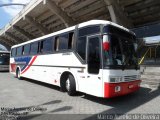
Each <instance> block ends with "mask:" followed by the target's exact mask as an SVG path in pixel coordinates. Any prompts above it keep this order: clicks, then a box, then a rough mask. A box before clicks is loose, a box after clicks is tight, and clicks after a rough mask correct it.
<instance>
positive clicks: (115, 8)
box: [104, 0, 133, 28]
mask: <svg viewBox="0 0 160 120" xmlns="http://www.w3.org/2000/svg"><path fill="white" fill-rule="evenodd" d="M104 2H105V3H106V5H107V8H108V10H109V13H110V16H111V20H112V22H115V23H117V24H120V25H123V26H125V27H128V28H130V27H132V26H133V24H132V22H131V21H130V20H129V18H127V16H126V15H125V13H124V11H123V10H122V8H121V7H120V6H119V4H118V3H117V0H104Z"/></svg>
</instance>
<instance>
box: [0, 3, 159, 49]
mask: <svg viewBox="0 0 160 120" xmlns="http://www.w3.org/2000/svg"><path fill="white" fill-rule="evenodd" d="M159 6H160V1H159V0H31V2H30V3H29V4H27V5H26V6H25V7H24V9H23V10H22V11H21V12H20V13H19V14H17V16H15V17H14V18H13V19H12V20H11V21H10V22H9V23H8V24H7V25H6V26H5V27H4V28H3V29H1V30H0V43H1V44H3V45H5V46H9V47H10V46H12V45H15V44H18V43H21V42H24V41H28V40H31V39H34V38H37V37H40V36H43V35H46V34H49V33H52V32H54V31H58V30H61V29H64V28H66V27H69V26H72V25H75V24H78V23H81V22H84V21H88V20H91V19H101V20H109V21H112V22H115V23H118V24H120V25H123V26H125V27H127V28H134V27H137V26H143V25H145V24H148V23H153V22H158V21H159V20H160V13H159V11H160V7H159Z"/></svg>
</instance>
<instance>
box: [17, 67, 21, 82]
mask: <svg viewBox="0 0 160 120" xmlns="http://www.w3.org/2000/svg"><path fill="white" fill-rule="evenodd" d="M16 78H18V79H19V80H21V75H20V70H19V68H17V70H16Z"/></svg>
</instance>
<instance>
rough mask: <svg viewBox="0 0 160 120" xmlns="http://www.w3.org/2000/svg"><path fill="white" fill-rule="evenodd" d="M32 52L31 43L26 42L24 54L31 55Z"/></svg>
mask: <svg viewBox="0 0 160 120" xmlns="http://www.w3.org/2000/svg"><path fill="white" fill-rule="evenodd" d="M29 52H30V44H26V45H25V46H24V55H29Z"/></svg>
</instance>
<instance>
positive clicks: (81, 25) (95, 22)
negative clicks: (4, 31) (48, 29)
mask: <svg viewBox="0 0 160 120" xmlns="http://www.w3.org/2000/svg"><path fill="white" fill-rule="evenodd" d="M99 24H104V25H112V26H115V27H118V28H120V29H123V30H125V31H127V32H130V33H132V34H134V33H133V32H132V31H130V30H129V29H127V28H125V27H123V26H121V25H118V24H116V23H113V22H110V21H106V20H90V21H87V22H83V23H80V24H78V28H81V27H85V26H88V25H99ZM75 27H76V25H75V26H72V27H68V28H66V29H63V30H60V31H57V32H54V33H50V34H48V35H45V36H42V37H39V38H35V39H33V40H30V41H27V42H24V43H20V44H17V45H14V46H12V47H11V48H14V47H18V46H21V45H25V44H27V43H31V42H34V41H38V40H42V39H45V38H47V37H51V36H54V35H58V34H61V33H64V32H68V31H71V30H74V29H75Z"/></svg>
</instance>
